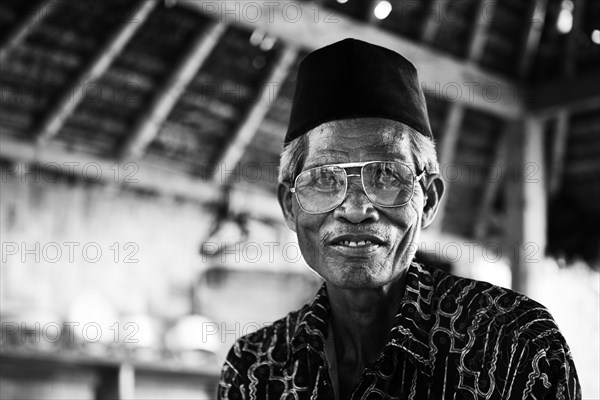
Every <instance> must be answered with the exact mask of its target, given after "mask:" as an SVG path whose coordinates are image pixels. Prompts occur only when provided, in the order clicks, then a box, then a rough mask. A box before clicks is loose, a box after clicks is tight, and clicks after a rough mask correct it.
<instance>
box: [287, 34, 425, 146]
mask: <svg viewBox="0 0 600 400" xmlns="http://www.w3.org/2000/svg"><path fill="white" fill-rule="evenodd" d="M360 117H379V118H388V119H391V120H395V121H398V122H401V123H403V124H406V125H408V126H410V127H412V128H413V129H415V130H416V131H418V132H420V133H421V134H423V135H425V136H428V137H432V134H431V127H430V125H429V117H428V116H427V106H426V104H425V95H424V94H423V90H422V89H421V85H420V84H419V79H418V77H417V70H416V68H415V67H414V65H412V63H411V62H410V61H408V60H407V59H406V58H404V57H403V56H401V55H400V54H398V53H396V52H394V51H392V50H389V49H386V48H384V47H381V46H376V45H373V44H370V43H367V42H363V41H361V40H357V39H344V40H342V41H339V42H337V43H334V44H332V45H329V46H326V47H323V48H321V49H318V50H315V51H313V52H312V53H310V54H309V55H308V56H306V57H305V58H304V60H302V62H301V63H300V68H299V70H298V81H297V86H296V92H295V94H294V102H293V104H292V112H291V115H290V122H289V126H288V131H287V134H286V136H285V141H284V145H287V144H288V143H289V142H291V141H292V140H294V139H296V138H297V137H299V136H301V135H304V134H305V133H306V132H308V131H309V130H311V129H313V128H315V127H317V126H319V125H321V124H322V123H324V122H328V121H334V120H340V119H348V118H360Z"/></svg>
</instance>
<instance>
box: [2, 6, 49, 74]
mask: <svg viewBox="0 0 600 400" xmlns="http://www.w3.org/2000/svg"><path fill="white" fill-rule="evenodd" d="M51 3H52V0H44V1H42V2H41V3H40V4H38V5H36V6H34V7H32V8H31V10H29V13H28V14H27V15H26V16H25V17H24V18H23V19H21V21H20V22H19V23H18V24H16V25H15V26H14V27H13V28H12V29H11V30H10V31H9V32H8V33H7V34H6V35H5V36H4V37H3V39H2V42H0V64H1V63H4V61H5V60H6V56H7V54H8V53H9V52H10V50H11V49H13V48H14V47H15V46H17V45H18V44H19V43H21V41H22V40H23V39H24V38H25V36H27V34H28V33H29V32H31V31H32V30H33V28H35V26H36V25H37V24H39V23H40V22H41V21H42V20H43V18H42V17H43V15H45V13H43V12H42V10H45V9H46V8H47V7H48V6H49V5H50V4H51Z"/></svg>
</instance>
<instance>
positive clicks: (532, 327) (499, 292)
mask: <svg viewBox="0 0 600 400" xmlns="http://www.w3.org/2000/svg"><path fill="white" fill-rule="evenodd" d="M419 273H420V274H421V275H422V277H421V278H420V280H421V281H424V282H430V290H431V294H430V307H431V313H432V316H434V320H437V321H438V326H443V325H445V324H451V325H452V326H451V328H452V329H453V330H455V331H456V332H458V333H460V334H465V335H468V336H470V335H476V336H477V335H486V336H488V337H489V335H490V333H492V332H493V333H494V334H495V335H502V336H503V340H507V341H510V342H512V343H513V344H516V343H517V342H518V343H519V344H525V343H527V344H528V346H529V345H534V344H535V345H539V346H541V347H542V348H548V347H550V346H551V345H553V344H556V342H557V341H558V342H560V343H561V344H564V338H563V337H562V334H561V333H560V331H559V329H558V326H557V324H556V322H555V320H554V318H553V317H552V315H551V314H550V312H549V311H548V309H547V308H546V307H545V306H543V305H542V304H540V303H538V302H537V301H535V300H532V299H530V298H529V297H527V296H525V295H523V294H521V293H518V292H515V291H513V290H510V289H507V288H504V287H500V286H496V285H493V284H491V283H488V282H483V281H478V280H474V279H468V278H462V277H459V276H455V275H451V274H448V273H446V272H444V271H440V270H434V269H432V268H428V267H424V266H421V268H420V269H419Z"/></svg>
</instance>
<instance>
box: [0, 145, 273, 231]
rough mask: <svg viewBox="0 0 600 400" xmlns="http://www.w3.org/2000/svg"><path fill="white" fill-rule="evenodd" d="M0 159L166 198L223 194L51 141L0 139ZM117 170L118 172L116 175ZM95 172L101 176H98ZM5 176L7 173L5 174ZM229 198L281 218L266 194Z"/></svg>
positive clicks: (247, 190) (245, 189) (241, 191)
mask: <svg viewBox="0 0 600 400" xmlns="http://www.w3.org/2000/svg"><path fill="white" fill-rule="evenodd" d="M0 158H2V159H4V160H7V161H12V162H16V163H18V164H17V167H18V168H27V170H28V171H30V168H31V166H34V165H36V166H40V167H41V168H44V166H45V165H48V166H49V167H51V168H52V170H51V171H56V170H57V169H58V168H64V171H69V173H71V174H73V175H74V176H79V177H82V178H84V179H85V178H86V177H89V176H92V178H91V179H94V181H95V179H96V177H97V180H98V181H102V182H105V183H106V184H108V185H115V184H117V185H121V186H124V187H127V186H130V187H134V188H144V189H149V190H154V191H156V192H157V193H161V194H164V195H167V196H177V197H181V198H185V199H190V200H195V201H198V202H201V203H212V202H215V201H218V200H219V199H220V198H221V195H222V193H221V190H220V187H219V186H218V185H215V184H214V183H212V182H210V181H205V180H201V179H194V178H192V177H189V176H187V175H184V174H181V173H180V172H176V171H167V170H165V169H163V168H161V167H159V166H157V165H155V164H152V163H149V162H142V161H136V162H126V163H117V164H115V162H114V160H107V159H104V158H99V157H95V156H92V155H87V154H82V153H74V152H71V151H68V150H66V149H65V148H64V147H63V146H61V145H59V144H55V143H53V142H50V143H48V144H46V145H44V146H39V145H37V146H36V144H35V143H32V142H24V141H19V140H16V139H14V138H11V137H8V136H0ZM26 166H27V167H26ZM90 166H93V168H90ZM116 170H118V171H120V173H119V174H118V175H115V174H116V172H115V171H116ZM98 171H100V172H101V173H97V172H98ZM16 173H19V172H18V171H17V172H16ZM7 174H10V172H8V171H7ZM53 174H54V172H53ZM93 174H96V175H93ZM42 176H43V175H42ZM231 196H232V205H233V206H235V209H239V210H247V209H248V208H249V207H252V204H261V205H264V207H259V208H256V209H254V208H253V209H252V215H253V216H257V217H261V218H262V217H264V218H267V219H277V220H279V219H281V212H280V210H279V206H278V205H277V200H276V199H275V198H274V197H273V196H272V195H270V194H269V193H267V192H264V191H261V190H260V189H257V188H256V187H251V186H247V185H244V184H243V183H241V184H238V185H236V186H235V187H234V188H233V189H232V193H231Z"/></svg>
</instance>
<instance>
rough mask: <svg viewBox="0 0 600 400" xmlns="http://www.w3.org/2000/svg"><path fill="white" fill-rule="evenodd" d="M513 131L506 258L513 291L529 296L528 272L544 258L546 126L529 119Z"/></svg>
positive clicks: (508, 181) (508, 184)
mask: <svg viewBox="0 0 600 400" xmlns="http://www.w3.org/2000/svg"><path fill="white" fill-rule="evenodd" d="M516 124H518V126H517V127H516V128H515V129H514V130H512V131H511V134H510V138H509V141H510V142H509V148H510V152H509V157H510V160H509V167H510V168H512V169H513V170H514V171H515V172H516V173H515V174H510V175H511V176H510V177H509V179H508V180H507V190H506V193H507V229H506V242H505V244H504V250H505V251H504V254H508V255H509V257H510V260H511V270H512V289H513V290H516V291H518V292H521V293H524V294H527V292H528V270H529V269H530V268H535V266H536V264H537V263H539V262H541V261H542V260H543V258H544V254H545V250H546V220H547V215H546V209H547V197H546V190H545V177H544V175H545V170H546V168H545V165H544V145H543V136H544V123H543V120H542V119H541V118H538V117H537V116H534V115H531V114H530V115H528V116H526V117H525V119H524V121H523V122H516Z"/></svg>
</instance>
